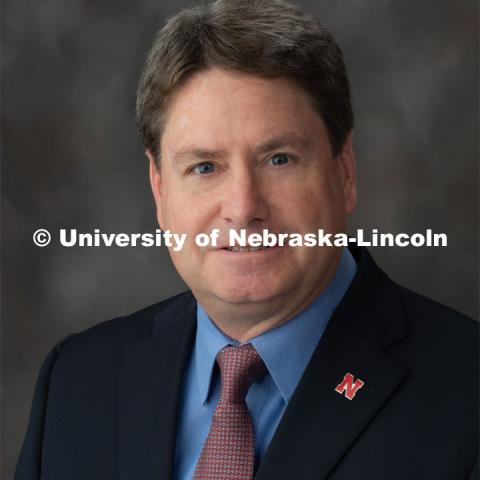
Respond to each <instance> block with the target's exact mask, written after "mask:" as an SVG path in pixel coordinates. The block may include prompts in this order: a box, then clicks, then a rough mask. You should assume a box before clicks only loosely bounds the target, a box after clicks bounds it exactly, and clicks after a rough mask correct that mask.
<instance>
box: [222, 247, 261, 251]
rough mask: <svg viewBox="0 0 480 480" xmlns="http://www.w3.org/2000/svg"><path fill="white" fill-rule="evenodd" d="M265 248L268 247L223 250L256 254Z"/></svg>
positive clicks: (227, 248) (228, 248)
mask: <svg viewBox="0 0 480 480" xmlns="http://www.w3.org/2000/svg"><path fill="white" fill-rule="evenodd" d="M267 248H270V247H263V246H262V247H226V248H224V249H223V250H228V251H229V252H258V251H260V250H266V249H267Z"/></svg>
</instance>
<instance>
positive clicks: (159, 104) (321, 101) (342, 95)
mask: <svg viewBox="0 0 480 480" xmlns="http://www.w3.org/2000/svg"><path fill="white" fill-rule="evenodd" d="M209 67H221V68H227V69H233V70H240V71H243V72H246V73H251V74H255V75H259V76H263V77H288V78H290V79H292V80H293V81H295V82H296V83H297V84H298V85H299V86H300V87H302V88H303V89H304V90H305V91H306V92H307V93H308V94H309V95H310V97H311V98H312V101H313V104H314V107H315V108H316V110H317V111H318V113H319V114H320V116H321V118H322V119H323V121H324V122H325V125H326V127H327V130H328V134H329V140H330V145H331V148H332V151H333V154H334V155H337V154H338V153H339V152H340V151H341V149H342V146H343V144H344V142H345V139H346V137H347V135H348V133H349V132H350V130H351V129H352V127H353V112H352V106H351V101H350V86H349V82H348V77H347V73H346V70H345V64H344V62H343V56H342V52H341V50H340V48H339V47H338V45H337V44H336V42H335V40H334V39H333V37H332V35H331V34H330V33H329V32H328V31H327V30H326V29H325V28H323V27H322V26H321V25H320V23H319V22H318V21H317V20H316V19H315V18H314V17H312V16H311V15H309V14H307V13H305V12H304V11H302V10H301V9H300V8H299V7H298V6H297V5H294V4H292V3H289V2H287V1H284V0H217V1H216V2H214V3H210V4H207V5H203V6H198V7H194V8H191V9H188V10H182V11H180V12H179V13H178V14H177V15H175V16H174V17H172V18H171V19H170V20H169V21H168V22H167V23H166V25H165V26H164V27H163V28H162V29H161V30H160V31H159V32H158V34H157V36H156V38H155V40H154V42H153V45H152V47H151V49H150V52H149V54H148V57H147V60H146V63H145V68H144V70H143V74H142V77H141V79H140V83H139V86H138V90H137V121H138V124H139V129H140V133H141V135H142V139H143V142H144V145H145V147H146V148H148V149H150V150H151V151H152V153H153V154H154V155H155V158H157V159H158V155H159V150H160V149H159V141H160V136H161V132H162V129H163V122H164V113H165V108H166V102H167V100H168V97H169V95H170V93H171V92H172V91H173V90H174V89H175V87H177V86H179V85H180V84H181V82H182V81H184V80H185V79H186V78H187V77H189V76H190V75H192V74H193V73H196V72H198V71H200V70H202V69H206V68H209Z"/></svg>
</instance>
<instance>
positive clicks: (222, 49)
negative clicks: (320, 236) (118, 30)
mask: <svg viewBox="0 0 480 480" xmlns="http://www.w3.org/2000/svg"><path fill="white" fill-rule="evenodd" d="M195 12H196V13H192V12H182V13H180V14H179V15H178V16H177V17H175V18H174V19H172V20H171V21H170V22H169V23H168V24H167V26H166V27H165V29H166V31H165V29H164V30H163V31H161V32H160V34H159V36H158V37H157V40H156V43H155V44H154V47H153V49H152V53H151V54H150V56H149V59H148V60H147V67H146V70H145V74H144V77H143V79H142V83H141V86H140V92H139V100H138V105H139V120H140V122H141V125H142V129H143V130H142V131H143V133H144V138H145V146H146V151H147V156H148V157H149V159H150V178H151V184H152V189H153V193H154V196H155V201H156V205H157V216H158V220H159V223H160V226H161V227H162V228H163V229H164V230H165V229H169V230H171V231H173V232H175V233H187V235H188V240H187V243H186V246H185V248H184V249H183V250H182V251H180V252H174V251H172V250H171V251H170V254H171V256H172V260H173V262H174V264H175V266H176V268H177V270H178V271H179V273H180V275H181V276H182V277H183V279H184V280H185V282H186V283H187V284H188V285H189V286H190V288H191V289H192V291H193V293H194V294H195V296H196V297H197V299H198V300H199V301H200V302H201V303H202V304H203V305H204V307H205V308H206V310H207V312H208V313H209V314H210V315H211V316H212V317H213V318H214V320H216V321H217V323H220V324H221V325H222V326H223V327H224V329H225V330H228V332H227V333H229V334H230V335H232V336H235V337H237V338H243V339H245V338H246V337H248V336H252V335H253V334H258V333H259V332H260V331H262V329H263V327H266V328H271V327H272V326H273V325H275V324H278V323H279V322H282V321H285V320H286V319H288V318H290V317H291V316H292V315H294V314H295V313H296V312H297V311H299V310H300V309H301V308H303V307H304V306H305V305H306V304H308V303H309V302H310V301H311V300H313V299H314V298H315V296H317V295H318V294H319V293H320V292H321V291H322V290H323V288H325V286H326V284H327V283H328V281H329V280H330V279H331V277H332V275H333V273H334V271H335V268H336V266H337V264H338V259H339V256H340V251H339V250H338V249H335V248H326V247H324V248H318V247H313V248H309V247H298V248H290V247H284V248H281V247H279V248H270V249H263V250H260V251H248V252H236V251H231V250H229V249H227V248H226V247H227V246H228V245H227V241H228V239H227V235H228V230H229V229H235V230H239V229H246V230H247V231H248V232H249V233H250V232H260V231H261V230H262V229H268V230H269V231H270V232H273V233H277V234H278V233H300V234H305V233H312V232H316V231H317V230H318V229H319V228H323V229H324V230H325V231H327V232H330V233H336V232H339V231H343V230H344V229H345V218H346V215H347V214H348V213H350V212H351V211H353V209H354V206H355V201H356V191H355V161H354V156H353V151H352V146H351V127H352V115H351V108H350V100H349V93H348V92H349V89H348V82H347V77H346V74H345V69H344V66H343V62H342V59H341V54H340V51H339V49H338V47H337V46H336V44H335V43H334V41H333V39H332V38H331V37H330V35H329V34H327V33H326V32H325V30H323V29H322V28H321V27H319V26H318V24H317V23H316V22H315V21H314V20H313V19H312V18H311V17H309V16H307V15H305V14H303V13H301V12H300V11H299V10H298V9H297V8H296V7H293V6H291V5H290V4H286V3H283V2H276V1H275V2H267V1H257V2H251V1H248V2H247V1H245V2H240V1H236V0H235V1H231V2H217V3H215V4H212V5H211V6H209V7H206V8H203V9H202V10H195ZM193 18H195V19H196V20H195V21H193ZM294 38H295V41H293V39H294ZM313 45H315V48H313ZM242 49H243V50H242ZM192 55H193V57H192V58H190V61H188V62H186V63H183V62H185V60H186V58H187V57H188V56H192ZM229 55H231V58H230V57H229ZM229 58H230V60H229V61H230V62H231V63H230V64H227V63H225V62H227V60H228V59H229ZM220 60H221V61H220ZM202 62H203V63H202ZM222 62H223V63H222ZM172 63H173V64H174V66H175V68H177V67H179V66H180V65H183V66H182V67H181V68H177V73H176V75H173V76H169V75H167V72H168V71H171V70H172V68H173V66H172ZM301 65H302V67H300V66H301ZM260 67H261V68H260ZM280 68H282V69H283V70H282V71H281V70H280ZM301 68H303V69H304V71H303V75H304V76H303V77H301V75H300V74H301V72H302V70H301ZM282 72H283V73H282ZM181 73H183V75H181ZM315 82H316V85H317V88H318V92H317V95H316V96H314V94H313V87H314V86H315ZM168 85H169V86H168ZM320 91H322V92H323V93H322V94H321V95H320V94H319V92H320ZM155 102H157V103H155ZM147 105H149V107H148V108H147ZM146 110H149V111H150V113H149V114H147V113H145V112H146ZM142 112H144V113H142ZM148 115H150V120H149V121H150V126H148V125H147V123H148V122H147V121H146V120H145V119H146V118H147V117H148ZM142 119H143V123H142ZM158 162H161V168H160V165H159V163H158ZM213 229H219V230H220V232H221V237H220V241H219V246H218V248H201V247H198V246H196V245H195V243H194V238H195V236H196V235H197V234H198V233H202V232H205V233H209V232H210V231H211V230H213ZM229 322H230V324H231V326H232V328H230V327H228V328H227V327H225V325H226V324H228V323H229Z"/></svg>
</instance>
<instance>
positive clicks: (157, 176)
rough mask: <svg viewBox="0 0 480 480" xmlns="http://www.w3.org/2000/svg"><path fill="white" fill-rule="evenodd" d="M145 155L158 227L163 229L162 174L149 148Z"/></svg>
mask: <svg viewBox="0 0 480 480" xmlns="http://www.w3.org/2000/svg"><path fill="white" fill-rule="evenodd" d="M145 155H146V156H147V158H148V160H149V164H150V167H149V171H150V187H151V188H152V193H153V198H154V199H155V206H156V209H157V221H158V224H159V225H160V228H161V229H162V230H163V227H162V225H163V212H162V175H161V173H160V168H159V167H158V166H157V163H156V161H155V156H154V155H153V153H152V152H151V150H149V149H147V150H145Z"/></svg>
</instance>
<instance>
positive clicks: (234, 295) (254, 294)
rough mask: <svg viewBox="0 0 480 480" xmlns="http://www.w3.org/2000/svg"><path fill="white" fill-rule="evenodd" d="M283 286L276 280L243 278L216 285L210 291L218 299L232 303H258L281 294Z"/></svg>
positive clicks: (283, 290) (283, 289) (283, 291)
mask: <svg viewBox="0 0 480 480" xmlns="http://www.w3.org/2000/svg"><path fill="white" fill-rule="evenodd" d="M285 287H286V286H283V288H282V285H279V284H278V282H268V281H263V280H259V279H257V280H253V279H252V280H250V281H248V280H247V281H246V279H245V278H243V279H241V280H239V281H238V282H235V281H230V282H228V283H227V284H225V283H223V284H222V285H217V288H215V289H212V292H213V294H214V296H215V297H217V298H218V299H220V300H222V301H224V302H228V303H232V304H235V303H236V304H244V303H260V302H266V301H269V300H272V299H274V298H276V297H278V296H280V295H282V294H283V293H285V291H286V288H285Z"/></svg>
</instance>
